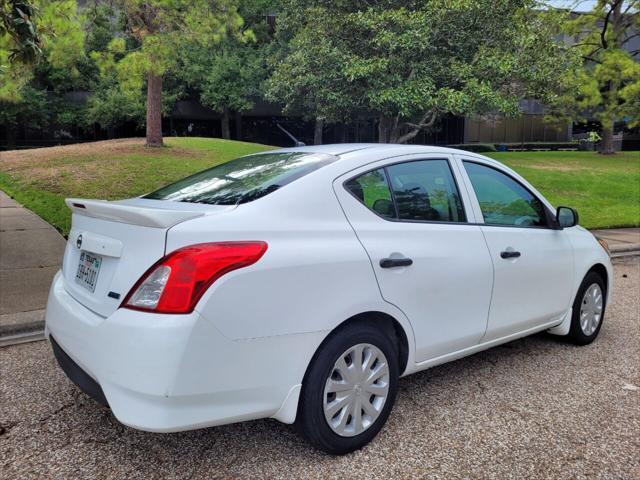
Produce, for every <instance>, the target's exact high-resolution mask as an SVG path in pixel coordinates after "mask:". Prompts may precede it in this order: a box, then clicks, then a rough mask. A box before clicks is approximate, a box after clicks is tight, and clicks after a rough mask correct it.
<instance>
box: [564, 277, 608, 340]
mask: <svg viewBox="0 0 640 480" xmlns="http://www.w3.org/2000/svg"><path fill="white" fill-rule="evenodd" d="M605 302H606V286H605V282H604V280H603V278H602V277H601V276H600V275H599V274H597V273H595V272H589V273H588V274H587V276H586V277H584V280H583V281H582V283H581V284H580V288H579V289H578V294H577V295H576V298H575V300H574V302H573V312H572V317H571V329H570V330H569V335H567V339H568V340H570V341H572V342H573V343H575V344H577V345H587V344H589V343H591V342H593V341H594V340H595V339H596V337H597V336H598V333H599V332H600V328H602V321H603V320H604V311H605V306H606V305H605Z"/></svg>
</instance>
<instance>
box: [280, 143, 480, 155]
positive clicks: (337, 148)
mask: <svg viewBox="0 0 640 480" xmlns="http://www.w3.org/2000/svg"><path fill="white" fill-rule="evenodd" d="M361 150H376V151H382V150H385V151H388V150H397V151H398V154H399V155H401V154H402V152H403V150H406V151H407V153H410V152H411V153H413V152H415V153H449V154H451V153H464V154H469V152H467V151H464V150H457V149H455V148H447V147H436V146H432V145H411V144H410V145H402V144H394V143H333V144H327V145H311V146H305V147H290V148H282V149H279V150H278V151H279V152H300V153H327V154H330V155H337V156H340V155H344V154H347V153H352V152H357V151H361Z"/></svg>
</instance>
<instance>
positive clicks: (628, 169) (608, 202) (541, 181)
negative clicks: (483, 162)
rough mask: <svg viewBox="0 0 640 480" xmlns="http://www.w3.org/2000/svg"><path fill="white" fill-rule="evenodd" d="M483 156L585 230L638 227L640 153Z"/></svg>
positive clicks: (547, 153)
mask: <svg viewBox="0 0 640 480" xmlns="http://www.w3.org/2000/svg"><path fill="white" fill-rule="evenodd" d="M488 156H490V157H492V158H495V159H496V160H498V161H500V162H503V163H504V164H506V165H508V166H509V167H511V168H513V169H514V170H515V171H517V172H518V173H519V174H520V175H522V176H523V177H525V178H526V179H527V180H528V181H529V182H530V183H531V184H532V185H533V186H535V187H536V188H537V189H538V190H539V191H540V192H541V193H542V194H543V195H544V196H545V197H546V198H547V200H549V201H550V202H551V203H552V204H554V205H556V206H558V205H566V206H569V207H573V208H575V209H576V210H578V213H579V215H580V224H581V225H582V226H584V227H587V228H613V227H637V226H640V152H620V153H618V154H616V155H611V156H603V155H599V154H597V153H595V152H501V153H490V154H489V155H488Z"/></svg>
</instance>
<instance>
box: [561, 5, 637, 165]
mask: <svg viewBox="0 0 640 480" xmlns="http://www.w3.org/2000/svg"><path fill="white" fill-rule="evenodd" d="M639 9H640V1H639V0H626V1H625V0H598V1H597V2H596V4H595V6H594V7H593V9H592V10H591V11H589V12H586V13H580V14H572V13H570V12H559V15H560V16H561V18H562V19H563V22H562V23H561V25H562V27H563V28H562V32H563V33H564V34H566V35H570V36H571V37H572V38H575V39H576V40H575V43H574V44H573V46H572V48H573V49H574V50H575V52H576V53H577V55H578V57H579V61H578V62H577V63H576V64H575V67H574V68H573V69H571V70H569V71H568V72H567V74H566V75H564V77H563V80H564V83H563V88H562V90H560V94H559V95H558V96H557V97H556V98H555V101H554V102H553V104H552V107H553V109H552V111H551V114H552V115H555V116H564V117H568V118H572V119H574V120H575V119H584V117H585V113H588V114H590V115H592V116H593V117H594V118H595V119H596V120H598V121H599V122H600V124H601V126H602V141H601V142H600V146H599V152H600V153H602V154H612V153H614V149H613V134H614V131H613V129H614V124H615V123H616V121H620V120H623V119H625V118H626V119H627V120H628V125H629V126H631V127H633V126H637V125H639V124H640V100H639V99H640V64H639V63H638V57H639V56H640V49H639V50H635V51H631V49H630V48H629V45H630V44H631V43H630V42H631V41H632V40H633V39H634V38H636V37H638V36H639V35H640V15H639V14H638V10H639Z"/></svg>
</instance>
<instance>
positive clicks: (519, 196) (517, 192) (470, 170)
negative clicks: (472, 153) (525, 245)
mask: <svg viewBox="0 0 640 480" xmlns="http://www.w3.org/2000/svg"><path fill="white" fill-rule="evenodd" d="M464 168H465V170H466V171H467V174H468V175H469V180H471V185H473V190H474V191H475V193H476V197H477V198H478V203H480V210H481V211H482V216H483V218H484V223H486V224H487V225H507V226H513V227H546V226H547V218H546V215H545V209H544V206H543V205H542V202H541V201H540V200H539V199H538V198H537V197H535V196H534V195H533V194H532V193H531V192H530V191H529V190H527V189H526V188H525V187H524V186H523V185H521V184H520V183H519V182H517V181H516V180H514V179H513V178H511V177H510V176H508V175H506V174H504V173H502V172H500V171H498V170H496V169H495V168H491V167H488V166H485V165H480V164H478V163H473V162H464Z"/></svg>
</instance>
